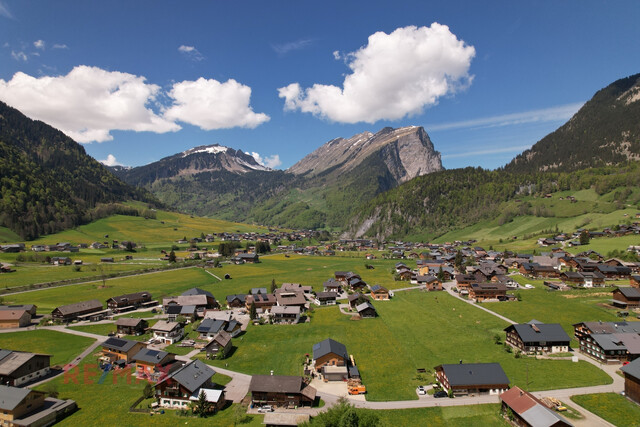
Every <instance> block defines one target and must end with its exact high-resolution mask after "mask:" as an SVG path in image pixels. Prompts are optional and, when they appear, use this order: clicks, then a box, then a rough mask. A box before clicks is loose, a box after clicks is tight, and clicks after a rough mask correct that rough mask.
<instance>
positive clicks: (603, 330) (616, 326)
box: [573, 322, 640, 334]
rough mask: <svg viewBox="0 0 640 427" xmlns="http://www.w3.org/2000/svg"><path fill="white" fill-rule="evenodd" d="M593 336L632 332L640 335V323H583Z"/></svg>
mask: <svg viewBox="0 0 640 427" xmlns="http://www.w3.org/2000/svg"><path fill="white" fill-rule="evenodd" d="M580 324H584V325H585V326H586V327H587V328H588V329H589V330H590V331H591V333H592V334H617V333H625V332H631V333H636V334H640V322H582V323H576V324H574V325H573V326H574V327H575V326H577V325H580Z"/></svg>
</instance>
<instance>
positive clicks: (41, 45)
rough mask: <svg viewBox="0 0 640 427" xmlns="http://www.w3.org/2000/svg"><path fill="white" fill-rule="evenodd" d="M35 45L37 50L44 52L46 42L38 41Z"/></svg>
mask: <svg viewBox="0 0 640 427" xmlns="http://www.w3.org/2000/svg"><path fill="white" fill-rule="evenodd" d="M33 45H34V46H35V48H36V49H41V50H44V47H45V42H44V40H36V41H34V42H33Z"/></svg>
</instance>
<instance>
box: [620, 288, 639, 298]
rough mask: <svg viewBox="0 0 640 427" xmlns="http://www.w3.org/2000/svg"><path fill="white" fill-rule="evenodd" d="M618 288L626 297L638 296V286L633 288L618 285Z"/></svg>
mask: <svg viewBox="0 0 640 427" xmlns="http://www.w3.org/2000/svg"><path fill="white" fill-rule="evenodd" d="M618 290H619V291H620V292H621V293H622V295H624V296H625V297H626V298H640V289H638V288H633V287H631V286H620V287H619V288H618Z"/></svg>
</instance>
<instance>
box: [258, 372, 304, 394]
mask: <svg viewBox="0 0 640 427" xmlns="http://www.w3.org/2000/svg"><path fill="white" fill-rule="evenodd" d="M304 386H305V385H304V382H303V379H302V377H297V376H287V375H254V376H252V377H251V384H250V385H249V391H251V392H256V391H257V392H271V393H292V394H293V393H300V392H301V391H302V389H303V388H304Z"/></svg>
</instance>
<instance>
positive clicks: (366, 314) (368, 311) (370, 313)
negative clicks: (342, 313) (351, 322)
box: [355, 301, 378, 319]
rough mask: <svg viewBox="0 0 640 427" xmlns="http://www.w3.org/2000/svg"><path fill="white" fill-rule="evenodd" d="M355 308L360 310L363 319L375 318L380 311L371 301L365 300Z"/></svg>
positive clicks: (359, 313)
mask: <svg viewBox="0 0 640 427" xmlns="http://www.w3.org/2000/svg"><path fill="white" fill-rule="evenodd" d="M355 310H356V311H357V312H358V315H360V317H361V318H363V319H368V318H374V317H376V316H377V315H378V312H377V311H376V309H375V307H374V306H373V305H372V304H371V302H369V301H365V302H363V303H361V304H358V305H357V306H356V308H355Z"/></svg>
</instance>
